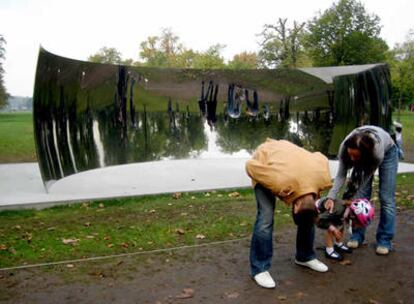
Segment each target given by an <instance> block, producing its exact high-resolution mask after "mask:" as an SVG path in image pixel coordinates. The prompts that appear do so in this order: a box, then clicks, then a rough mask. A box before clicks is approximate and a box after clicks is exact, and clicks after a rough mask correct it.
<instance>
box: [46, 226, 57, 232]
mask: <svg viewBox="0 0 414 304" xmlns="http://www.w3.org/2000/svg"><path fill="white" fill-rule="evenodd" d="M47 230H48V231H54V230H56V227H49V228H47Z"/></svg>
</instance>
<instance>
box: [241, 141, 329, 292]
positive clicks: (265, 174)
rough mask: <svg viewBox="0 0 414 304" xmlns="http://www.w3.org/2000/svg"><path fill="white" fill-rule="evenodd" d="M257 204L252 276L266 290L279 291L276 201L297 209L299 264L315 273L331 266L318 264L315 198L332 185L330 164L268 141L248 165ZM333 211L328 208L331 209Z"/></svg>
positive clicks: (293, 147) (319, 156) (289, 145)
mask: <svg viewBox="0 0 414 304" xmlns="http://www.w3.org/2000/svg"><path fill="white" fill-rule="evenodd" d="M246 171H247V174H248V175H249V176H250V177H251V179H252V182H253V187H254V191H255V195H256V202H257V217H256V222H255V225H254V230H253V237H252V241H251V248H250V268H251V275H252V277H253V279H254V280H255V281H256V283H257V284H258V285H259V286H261V287H264V288H274V287H275V285H276V284H275V282H274V280H273V278H272V277H271V275H270V274H269V272H268V270H269V269H270V266H271V260H272V256H273V243H272V241H273V222H274V210H275V203H276V198H275V197H278V198H279V199H281V200H282V201H284V202H285V203H286V204H287V205H291V206H292V213H293V219H294V222H295V224H296V225H297V235H296V257H295V263H296V264H298V265H301V266H305V267H309V268H311V269H313V270H315V271H319V272H326V271H327V270H328V267H327V266H326V265H325V264H323V263H322V262H320V261H319V260H317V259H316V255H315V251H314V248H313V242H314V238H315V225H314V222H315V218H316V216H317V211H316V208H315V199H316V198H318V197H319V196H320V192H321V191H322V190H325V189H327V188H330V187H331V186H332V182H331V175H330V173H329V163H328V159H327V158H326V157H325V156H324V155H322V154H321V153H319V152H315V153H311V152H309V151H307V150H305V149H303V148H300V147H298V146H296V145H294V144H293V143H291V142H289V141H286V140H273V139H267V140H266V142H265V143H263V144H261V145H260V146H259V147H258V148H257V149H256V151H255V153H254V154H253V157H252V159H250V160H249V161H247V163H246ZM327 207H328V208H329V206H327Z"/></svg>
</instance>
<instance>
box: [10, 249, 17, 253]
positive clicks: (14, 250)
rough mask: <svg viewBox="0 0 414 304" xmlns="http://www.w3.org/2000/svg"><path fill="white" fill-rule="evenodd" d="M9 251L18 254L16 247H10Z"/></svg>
mask: <svg viewBox="0 0 414 304" xmlns="http://www.w3.org/2000/svg"><path fill="white" fill-rule="evenodd" d="M9 252H10V253H11V254H16V253H17V251H16V249H14V248H10V249H9Z"/></svg>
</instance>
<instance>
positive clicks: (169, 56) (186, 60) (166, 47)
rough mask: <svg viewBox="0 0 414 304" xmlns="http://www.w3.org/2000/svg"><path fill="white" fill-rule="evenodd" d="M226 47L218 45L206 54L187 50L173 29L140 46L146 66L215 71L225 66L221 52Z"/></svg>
mask: <svg viewBox="0 0 414 304" xmlns="http://www.w3.org/2000/svg"><path fill="white" fill-rule="evenodd" d="M224 47H225V46H224V45H221V44H216V45H212V46H210V47H209V48H208V49H207V50H206V51H205V52H196V51H194V50H192V49H186V48H185V47H184V46H183V45H182V44H181V43H180V38H179V37H178V36H177V35H175V34H174V33H173V32H172V31H171V29H163V30H162V32H161V35H159V36H150V37H148V38H147V40H146V41H143V42H141V44H140V53H139V55H140V57H141V58H142V59H143V61H144V63H143V64H144V65H145V66H151V67H164V68H200V69H207V68H208V69H214V68H223V67H224V66H225V64H224V59H223V57H222V56H221V52H222V50H223V48H224Z"/></svg>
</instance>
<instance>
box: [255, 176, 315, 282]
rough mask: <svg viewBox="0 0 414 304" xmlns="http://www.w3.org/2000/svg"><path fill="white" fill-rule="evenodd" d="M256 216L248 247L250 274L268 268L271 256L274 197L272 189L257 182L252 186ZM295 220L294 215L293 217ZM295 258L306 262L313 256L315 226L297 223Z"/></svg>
mask: <svg viewBox="0 0 414 304" xmlns="http://www.w3.org/2000/svg"><path fill="white" fill-rule="evenodd" d="M254 192H255V196H256V202H257V216H256V222H255V225H254V229H253V237H252V240H251V247H250V272H251V275H252V276H255V275H256V274H258V273H261V272H263V271H267V270H269V268H270V266H271V262H272V256H273V224H274V211H275V206H276V198H275V196H274V195H273V193H272V191H270V190H269V189H267V188H265V187H263V186H262V185H260V184H257V185H256V187H255V188H254ZM294 220H295V217H294ZM295 223H296V225H297V233H296V260H298V261H300V262H307V261H310V260H312V259H314V258H315V252H314V250H313V242H314V239H315V226H314V225H313V224H306V225H304V224H301V223H297V222H296V220H295Z"/></svg>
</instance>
